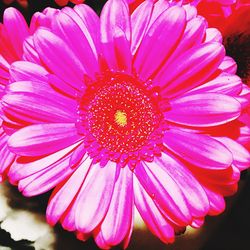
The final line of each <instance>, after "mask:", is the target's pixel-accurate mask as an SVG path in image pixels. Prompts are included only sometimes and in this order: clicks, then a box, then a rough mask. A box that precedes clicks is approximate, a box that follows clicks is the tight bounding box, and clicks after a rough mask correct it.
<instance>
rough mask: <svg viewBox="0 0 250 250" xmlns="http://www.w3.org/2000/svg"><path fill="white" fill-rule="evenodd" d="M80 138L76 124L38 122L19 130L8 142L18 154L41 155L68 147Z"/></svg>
mask: <svg viewBox="0 0 250 250" xmlns="http://www.w3.org/2000/svg"><path fill="white" fill-rule="evenodd" d="M80 138H81V137H80V136H79V135H78V134H77V131H76V128H75V124H71V123H61V124H60V123H54V124H38V125H31V126H28V127H25V128H23V129H20V130H18V131H17V132H16V133H14V134H13V135H12V136H11V137H10V139H9V142H8V143H9V147H10V149H11V150H13V151H14V152H15V153H16V154H21V155H23V156H41V155H45V154H49V153H54V152H56V151H58V150H60V149H63V148H66V147H68V146H69V145H72V144H74V143H75V142H77V141H78V140H79V139H80Z"/></svg>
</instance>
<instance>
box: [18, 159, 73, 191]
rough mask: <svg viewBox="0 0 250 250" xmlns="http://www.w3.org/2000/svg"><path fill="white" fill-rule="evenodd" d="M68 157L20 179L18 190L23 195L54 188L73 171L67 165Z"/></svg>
mask: <svg viewBox="0 0 250 250" xmlns="http://www.w3.org/2000/svg"><path fill="white" fill-rule="evenodd" d="M69 158H70V156H66V157H64V158H62V159H61V160H60V161H58V162H55V163H54V164H52V165H50V166H49V167H48V168H46V169H44V170H41V171H40V172H37V173H35V174H33V175H30V176H28V177H26V178H25V179H22V180H20V181H19V183H18V189H19V191H20V192H22V193H23V195H25V196H35V195H38V194H42V193H45V192H47V191H49V190H50V189H52V188H54V187H55V186H56V185H58V184H59V183H61V182H62V181H64V180H65V179H67V178H68V176H70V175H71V174H72V173H73V172H74V169H73V168H71V167H70V166H69Z"/></svg>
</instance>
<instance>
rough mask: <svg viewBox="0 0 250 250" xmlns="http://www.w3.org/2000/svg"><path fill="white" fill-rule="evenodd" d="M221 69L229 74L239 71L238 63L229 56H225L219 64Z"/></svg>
mask: <svg viewBox="0 0 250 250" xmlns="http://www.w3.org/2000/svg"><path fill="white" fill-rule="evenodd" d="M219 69H221V70H223V71H224V72H227V73H229V74H236V71H237V64H236V62H235V61H234V59H233V58H231V57H229V56H225V58H224V59H223V61H222V63H221V64H220V65H219Z"/></svg>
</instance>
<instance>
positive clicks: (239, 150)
mask: <svg viewBox="0 0 250 250" xmlns="http://www.w3.org/2000/svg"><path fill="white" fill-rule="evenodd" d="M215 139H216V140H218V141H220V142H222V143H223V144H224V145H225V146H226V147H227V148H228V149H229V150H230V151H231V152H232V155H233V159H234V164H235V165H236V167H237V168H239V169H240V170H241V171H242V170H244V169H247V168H248V167H249V166H250V152H249V151H248V150H247V149H246V148H244V147H243V146H242V145H241V144H239V143H238V142H236V141H235V140H232V139H230V138H228V137H215Z"/></svg>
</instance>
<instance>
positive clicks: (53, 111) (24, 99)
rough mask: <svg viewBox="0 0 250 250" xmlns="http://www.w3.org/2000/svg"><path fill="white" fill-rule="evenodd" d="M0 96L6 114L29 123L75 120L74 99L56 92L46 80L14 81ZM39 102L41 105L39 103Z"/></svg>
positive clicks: (16, 120)
mask: <svg viewBox="0 0 250 250" xmlns="http://www.w3.org/2000/svg"><path fill="white" fill-rule="evenodd" d="M6 92H7V94H6V95H5V96H4V97H3V98H2V103H3V110H4V111H5V114H6V115H11V116H12V117H14V118H15V120H14V121H15V122H18V121H19V120H21V121H22V122H26V123H28V124H31V123H54V122H55V120H56V121H57V122H62V123H64V122H67V123H68V122H71V123H73V122H75V120H76V112H75V109H76V103H75V100H72V99H69V98H66V97H64V96H62V95H59V94H57V93H56V92H55V91H53V89H52V88H51V87H50V86H49V85H48V84H47V83H46V82H27V81H22V82H14V83H12V84H9V85H8V86H7V88H6ZM41 103H42V104H43V105H41Z"/></svg>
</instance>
